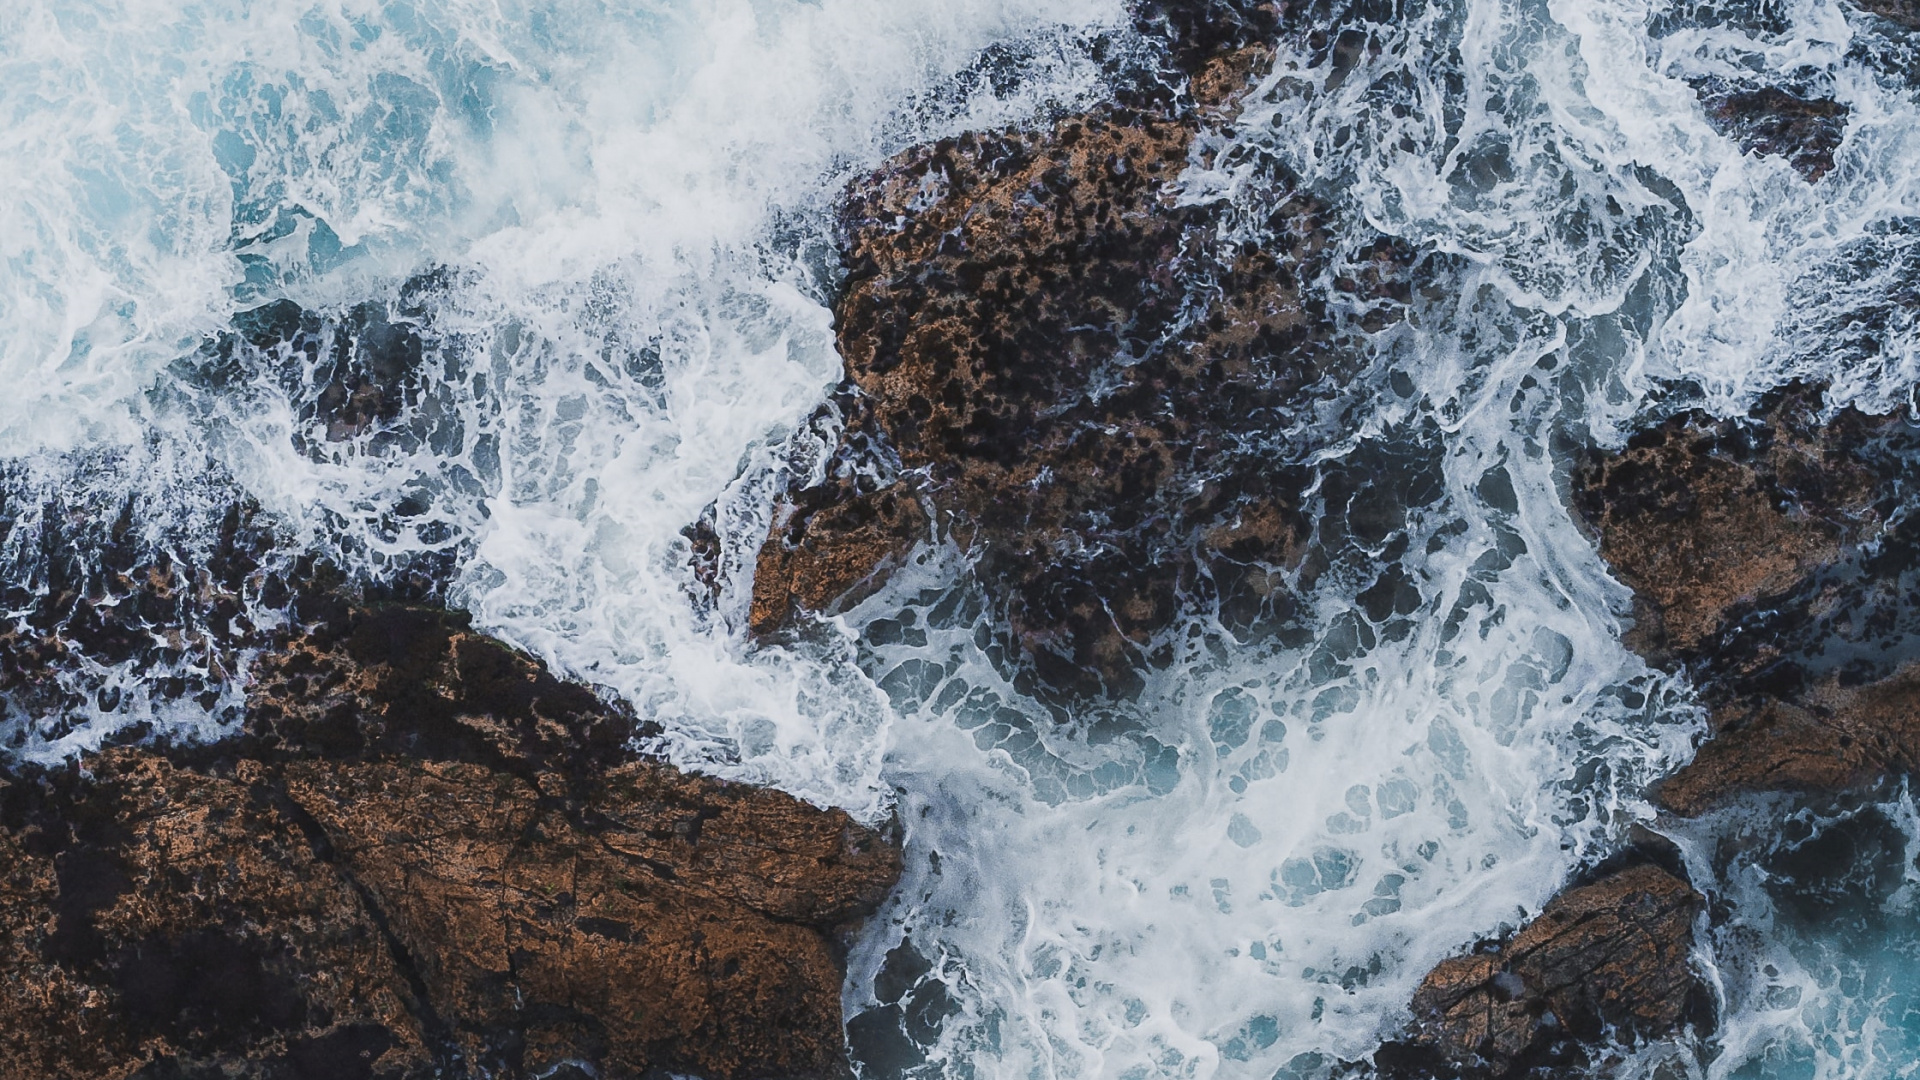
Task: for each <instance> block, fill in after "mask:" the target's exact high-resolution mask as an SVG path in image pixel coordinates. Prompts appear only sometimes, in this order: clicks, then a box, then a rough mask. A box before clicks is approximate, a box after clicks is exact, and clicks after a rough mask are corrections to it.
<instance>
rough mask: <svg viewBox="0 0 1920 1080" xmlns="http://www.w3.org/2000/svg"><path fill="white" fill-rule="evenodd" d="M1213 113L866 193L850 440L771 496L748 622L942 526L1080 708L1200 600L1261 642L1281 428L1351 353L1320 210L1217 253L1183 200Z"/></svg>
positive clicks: (1208, 94)
mask: <svg viewBox="0 0 1920 1080" xmlns="http://www.w3.org/2000/svg"><path fill="white" fill-rule="evenodd" d="M1183 10H1184V9H1183ZM1169 17H1170V16H1169ZM1224 32H1227V33H1228V35H1229V37H1231V38H1232V41H1231V42H1227V44H1235V43H1239V38H1238V37H1233V34H1237V33H1238V31H1232V30H1230V29H1229V30H1228V31H1224ZM1209 40H1211V39H1209ZM1216 44H1217V43H1216ZM1208 48H1213V46H1211V45H1210V46H1208ZM1266 55H1267V54H1266V52H1265V51H1264V50H1263V49H1262V48H1260V47H1258V46H1247V47H1244V48H1240V49H1238V51H1235V52H1232V53H1229V54H1226V55H1224V56H1219V57H1216V58H1215V59H1214V60H1213V61H1212V66H1211V67H1207V68H1205V69H1203V70H1202V71H1201V73H1200V74H1199V75H1197V76H1195V78H1194V79H1193V80H1192V83H1191V85H1192V87H1193V94H1194V97H1196V98H1198V99H1200V101H1199V108H1200V109H1201V110H1202V111H1204V112H1205V114H1206V115H1208V116H1213V117H1216V118H1227V117H1230V116H1231V112H1232V109H1233V100H1234V97H1235V95H1236V92H1237V91H1238V90H1239V89H1240V88H1243V87H1244V86H1245V85H1246V81H1247V80H1248V79H1249V78H1251V77H1252V75H1253V73H1255V72H1257V71H1258V70H1259V68H1260V67H1261V66H1262V65H1263V64H1264V63H1265V57H1266ZM1201 122H1202V120H1201V113H1200V112H1196V111H1194V108H1193V107H1191V106H1183V107H1181V108H1166V109H1161V108H1127V107H1122V106H1117V105H1116V106H1108V107H1104V108H1099V109H1095V110H1093V111H1091V112H1088V113H1085V114H1081V115H1076V116H1070V117H1067V118H1065V119H1062V120H1060V121H1059V122H1057V123H1056V124H1054V125H1053V126H1051V127H1050V128H1045V129H1042V130H1039V131H1007V132H998V133H990V134H967V135H962V136H959V137H956V138H953V139H948V140H944V141H942V142H939V143H935V144H933V145H930V146H923V147H918V148H915V149H913V150H910V151H908V152H907V153H905V154H903V155H901V156H900V157H898V158H896V159H895V160H894V161H892V162H890V163H889V164H888V165H887V166H885V167H884V168H882V169H881V170H880V171H878V172H877V173H875V174H873V175H872V176H869V177H867V178H865V179H863V180H861V181H858V182H856V183H855V184H854V185H853V187H852V188H851V189H850V191H849V192H848V195H847V199H846V203H845V209H844V212H843V218H842V224H843V236H844V247H843V258H844V260H845V262H846V266H847V269H848V276H847V280H846V283H845V288H844V291H843V293H842V295H841V297H840V299H839V301H838V303H837V304H836V307H835V314H836V318H837V332H838V339H839V344H840V349H841V353H842V355H843V356H844V357H845V358H846V363H847V376H848V381H847V384H846V386H845V387H844V388H843V390H842V392H841V394H840V395H839V397H838V399H837V404H836V405H835V406H833V411H834V413H835V414H836V415H837V416H838V417H839V418H840V419H841V430H842V431H843V432H844V433H845V434H844V435H843V437H842V441H841V444H840V448H839V449H838V450H836V451H835V453H834V456H833V464H832V466H831V467H829V469H828V470H827V476H828V479H827V480H826V481H825V482H824V483H821V484H815V485H812V486H810V487H809V486H800V487H799V488H798V490H795V491H791V492H789V493H788V495H787V496H786V497H785V498H784V499H783V501H782V502H781V504H780V506H779V508H778V511H777V515H776V520H775V524H774V528H773V530H772V533H771V535H770V536H769V537H768V539H767V541H766V544H765V546H764V547H763V549H762V553H761V556H760V559H759V564H758V573H757V575H756V577H755V580H754V602H753V612H752V625H753V629H754V630H755V631H756V632H757V633H759V634H762V635H764V634H768V633H772V632H774V631H776V630H777V629H779V627H780V626H781V625H782V623H783V621H784V620H786V619H788V618H789V617H790V616H791V614H792V613H793V612H794V611H795V610H796V609H797V610H804V611H829V610H832V608H833V606H834V605H835V603H836V602H838V603H845V602H846V601H845V600H844V599H841V597H842V596H844V594H846V593H847V591H848V590H849V589H853V588H855V586H859V585H862V584H863V583H865V584H871V583H873V582H874V581H875V580H876V579H877V578H878V577H879V576H880V575H881V572H882V571H883V569H884V566H885V565H886V564H888V563H889V562H894V561H897V560H898V559H899V558H900V557H901V556H902V555H903V554H904V553H905V552H906V551H907V550H908V549H910V548H911V547H912V545H913V544H914V543H915V542H917V541H919V540H922V539H930V538H932V537H933V536H935V535H943V536H947V537H951V538H952V539H953V540H955V541H956V542H957V543H959V544H960V545H961V546H962V547H963V548H966V549H968V550H970V551H971V552H973V553H974V554H975V555H976V556H977V559H976V567H975V568H976V572H977V573H978V574H979V576H980V578H981V579H982V581H983V582H984V583H985V584H986V585H987V587H988V590H989V593H990V594H991V595H993V596H994V597H995V598H996V599H997V601H998V602H999V603H1000V604H1001V605H1003V608H1004V611H1005V615H1006V621H1007V623H1008V625H1010V627H1011V631H1012V635H1013V637H1014V639H1015V640H1016V641H1017V643H1018V645H1019V647H1020V648H1019V651H1020V652H1021V653H1022V654H1024V655H1025V656H1026V657H1027V658H1028V660H1029V661H1030V663H1031V665H1032V669H1033V671H1034V673H1035V674H1037V675H1038V676H1039V679H1040V682H1041V684H1042V685H1043V686H1045V687H1049V688H1053V689H1057V690H1063V691H1066V692H1069V693H1074V694H1090V693H1096V692H1102V691H1104V692H1111V693H1125V692H1127V690H1128V689H1129V688H1130V687H1131V686H1133V685H1136V684H1137V681H1138V679H1139V677H1140V673H1141V672H1142V670H1143V669H1145V668H1147V667H1149V666H1151V664H1152V663H1153V656H1154V650H1155V648H1156V645H1155V635H1156V634H1158V633H1159V632H1160V631H1162V630H1163V629H1165V628H1166V627H1168V626H1169V625H1170V624H1171V623H1172V622H1173V620H1174V619H1175V617H1176V616H1177V615H1178V614H1179V613H1180V612H1182V611H1183V610H1193V609H1195V608H1197V607H1204V606H1206V605H1209V604H1211V605H1215V606H1216V607H1217V608H1218V609H1219V610H1220V611H1222V612H1223V618H1224V619H1225V621H1227V622H1228V624H1229V627H1230V629H1235V630H1236V631H1245V632H1253V631H1254V630H1255V629H1256V627H1255V626H1254V625H1252V624H1253V623H1257V622H1260V621H1262V620H1264V621H1265V622H1267V623H1268V624H1269V625H1271V624H1272V623H1273V622H1275V621H1279V620H1284V619H1285V618H1286V617H1287V615H1288V614H1289V613H1290V612H1291V610H1292V607H1291V601H1290V599H1289V594H1290V588H1289V585H1288V584H1287V582H1286V575H1287V573H1288V571H1289V569H1290V568H1292V567H1294V566H1295V565H1296V564H1297V563H1298V561H1299V558H1300V555H1301V553H1302V551H1303V550H1304V547H1305V534H1306V522H1305V520H1304V518H1303V516H1302V513H1301V510H1300V505H1299V496H1298V493H1299V491H1301V490H1302V488H1303V487H1304V486H1305V485H1306V482H1307V481H1306V476H1305V473H1304V470H1301V469H1297V468H1291V467H1288V466H1286V465H1285V464H1280V463H1277V462H1276V454H1275V453H1274V452H1273V447H1272V445H1271V441H1270V435H1271V433H1272V432H1274V431H1278V430H1281V429H1283V428H1285V427H1286V426H1287V421H1288V420H1290V419H1293V418H1296V417H1297V416H1298V415H1299V413H1300V409H1301V406H1300V401H1301V399H1302V397H1303V394H1305V393H1306V392H1307V390H1308V388H1310V387H1313V386H1315V385H1317V384H1321V383H1322V382H1323V381H1325V380H1329V379H1334V378H1337V377H1338V376H1339V375H1340V374H1341V373H1342V365H1343V364H1350V363H1351V362H1352V359H1351V354H1350V352H1348V351H1345V350H1343V349H1342V348H1340V347H1339V345H1338V343H1337V342H1336V341H1335V340H1334V337H1335V335H1334V332H1333V330H1332V328H1331V323H1330V322H1329V320H1328V319H1327V318H1326V317H1325V315H1324V313H1323V312H1321V311H1319V310H1318V309H1317V308H1316V306H1315V304H1314V302H1312V301H1310V300H1309V299H1307V298H1306V297H1305V296H1304V295H1303V293H1302V290H1301V283H1302V282H1303V281H1304V280H1306V279H1308V278H1310V277H1312V276H1314V275H1316V274H1318V273H1319V272H1320V269H1321V267H1319V264H1318V262H1317V261H1316V260H1317V259H1318V258H1319V256H1320V252H1321V250H1322V248H1323V247H1324V245H1325V243H1326V240H1325V237H1324V236H1323V235H1322V233H1321V232H1320V228H1319V225H1318V223H1317V220H1318V217H1319V216H1320V215H1321V214H1322V213H1323V212H1324V211H1323V210H1322V208H1320V207H1319V206H1318V205H1317V204H1316V203H1314V202H1313V201H1312V200H1310V199H1307V198H1305V197H1303V196H1299V195H1291V196H1289V195H1286V194H1281V195H1280V196H1279V197H1277V198H1276V199H1275V200H1274V208H1273V210H1272V212H1271V214H1270V216H1269V217H1268V219H1267V220H1266V221H1264V222H1261V223H1259V224H1258V227H1259V228H1260V229H1262V230H1263V231H1264V232H1265V233H1266V234H1267V235H1269V236H1271V237H1273V238H1274V239H1273V240H1272V242H1270V243H1268V244H1266V245H1265V246H1264V247H1263V248H1258V249H1256V248H1255V247H1253V246H1251V245H1249V246H1247V247H1245V248H1241V247H1237V246H1234V245H1229V244H1224V243H1223V242H1222V241H1221V240H1220V239H1219V237H1220V235H1221V231H1222V230H1221V224H1222V222H1221V219H1220V216H1219V215H1220V214H1221V213H1223V212H1224V211H1223V210H1222V209H1220V208H1197V207H1176V206H1174V205H1173V204H1172V202H1171V199H1170V195H1169V190H1170V188H1169V186H1170V185H1171V184H1172V183H1173V181H1174V180H1175V179H1176V178H1177V177H1178V176H1179V175H1180V173H1181V172H1182V171H1183V170H1184V168H1185V167H1186V164H1187V161H1188V155H1189V151H1190V148H1191V145H1192V143H1193V140H1194V137H1195V135H1196V133H1197V132H1198V130H1199V125H1200V124H1201ZM1405 261H1406V257H1405V255H1404V253H1402V252H1398V251H1397V250H1395V249H1393V248H1391V246H1388V245H1383V246H1382V248H1381V251H1380V258H1379V259H1377V260H1376V265H1375V266H1374V267H1372V268H1371V269H1370V270H1369V271H1368V272H1367V273H1366V274H1363V275H1360V277H1362V278H1365V279H1366V280H1358V279H1356V280H1352V281H1347V282H1345V283H1344V284H1345V286H1346V287H1347V288H1349V290H1350V291H1352V292H1353V293H1355V294H1356V295H1358V296H1362V297H1364V298H1367V299H1369V300H1372V301H1376V302H1378V303H1379V304H1381V305H1384V306H1385V308H1391V307H1392V305H1393V304H1395V303H1396V302H1398V301H1401V300H1404V299H1405V296H1406V283H1405ZM856 593H857V591H856ZM1240 616H1244V618H1241V617H1240Z"/></svg>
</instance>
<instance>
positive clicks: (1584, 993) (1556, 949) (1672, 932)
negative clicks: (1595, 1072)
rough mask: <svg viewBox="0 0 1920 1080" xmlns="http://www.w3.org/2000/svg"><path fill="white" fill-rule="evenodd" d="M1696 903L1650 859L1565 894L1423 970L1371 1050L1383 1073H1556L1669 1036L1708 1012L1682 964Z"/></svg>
mask: <svg viewBox="0 0 1920 1080" xmlns="http://www.w3.org/2000/svg"><path fill="white" fill-rule="evenodd" d="M1702 907H1703V901H1702V900H1701V898H1700V896H1699V894H1698V893H1696V892H1694V890H1693V888H1692V887H1691V886H1689V885H1688V884H1687V883H1686V881H1684V880H1682V879H1681V878H1679V877H1677V876H1675V875H1674V874H1673V873H1671V872H1669V871H1668V870H1666V869H1663V868H1662V867H1660V866H1657V865H1654V864H1652V863H1639V864H1637V865H1630V866H1627V867H1625V868H1623V869H1615V870H1613V871H1611V872H1608V873H1604V874H1602V875H1601V876H1599V877H1598V878H1596V879H1595V880H1592V881H1590V882H1588V883H1585V884H1582V885H1578V886H1576V887H1574V888H1570V889H1567V890H1566V891H1564V892H1562V893H1561V894H1560V895H1559V896H1557V897H1555V898H1554V899H1553V901H1552V902H1551V903H1549V904H1548V905H1547V906H1546V908H1545V910H1543V911H1542V912H1541V913H1540V916H1539V918H1537V919H1535V920H1534V921H1533V922H1531V923H1529V924H1527V925H1526V926H1525V927H1523V928H1522V929H1521V930H1520V931H1519V932H1518V933H1516V934H1514V935H1513V937H1512V938H1510V939H1508V940H1506V941H1503V942H1496V943H1488V944H1485V945H1483V946H1481V947H1479V948H1476V949H1475V950H1474V951H1472V952H1470V953H1467V954H1465V955H1463V956H1457V957H1454V958H1453V959H1450V960H1447V961H1444V962H1443V963H1441V964H1440V965H1439V966H1438V967H1436V968H1434V969H1433V971H1432V972H1431V973H1429V974H1428V975H1427V977H1426V979H1425V980H1423V981H1422V982H1421V984H1420V989H1419V990H1418V991H1416V992H1415V994H1414V996H1413V1014H1414V1019H1413V1027H1412V1031H1411V1034H1410V1036H1409V1037H1408V1038H1407V1039H1406V1040H1405V1041H1403V1042H1400V1043H1395V1044H1390V1045H1388V1046H1387V1047H1383V1048H1382V1050H1381V1051H1380V1053H1379V1054H1378V1055H1377V1056H1376V1060H1377V1062H1378V1063H1379V1065H1380V1066H1381V1071H1382V1073H1383V1074H1385V1075H1388V1076H1393V1077H1403V1078H1411V1077H1419V1076H1429V1077H1439V1076H1450V1077H1499V1078H1506V1077H1522V1076H1543V1077H1544V1076H1553V1075H1564V1074H1565V1070H1568V1069H1573V1068H1577V1067H1579V1066H1581V1065H1583V1064H1584V1063H1586V1062H1587V1061H1588V1060H1589V1057H1590V1053H1591V1048H1592V1047H1594V1046H1597V1045H1600V1044H1603V1043H1605V1042H1607V1041H1617V1042H1623V1043H1632V1042H1633V1041H1635V1040H1637V1039H1664V1038H1669V1037H1672V1036H1675V1035H1678V1034H1679V1033H1680V1032H1681V1030H1682V1029H1683V1028H1684V1027H1685V1025H1686V1024H1687V1023H1688V1022H1690V1021H1693V1020H1696V1019H1702V1018H1704V1017H1705V1016H1707V1015H1709V1013H1708V1004H1707V999H1706V997H1705V988H1704V985H1703V984H1702V983H1701V981H1700V978H1699V976H1698V975H1697V974H1696V973H1695V971H1694V970H1693V965H1692V960H1691V955H1692V951H1693V923H1694V919H1695V917H1696V916H1697V915H1698V914H1699V913H1700V911H1701V910H1702Z"/></svg>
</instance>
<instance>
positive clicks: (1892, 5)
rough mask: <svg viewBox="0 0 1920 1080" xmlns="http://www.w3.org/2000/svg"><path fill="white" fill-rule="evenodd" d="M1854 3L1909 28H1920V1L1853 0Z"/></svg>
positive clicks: (1863, 9)
mask: <svg viewBox="0 0 1920 1080" xmlns="http://www.w3.org/2000/svg"><path fill="white" fill-rule="evenodd" d="M1855 5H1856V6H1857V7H1859V8H1860V10H1862V11H1866V12H1871V13H1872V14H1875V15H1878V16H1880V17H1882V18H1885V19H1891V20H1892V21H1894V22H1896V23H1899V24H1900V25H1901V26H1904V27H1906V28H1908V29H1910V30H1920V3H1915V2H1914V0H1855Z"/></svg>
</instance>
